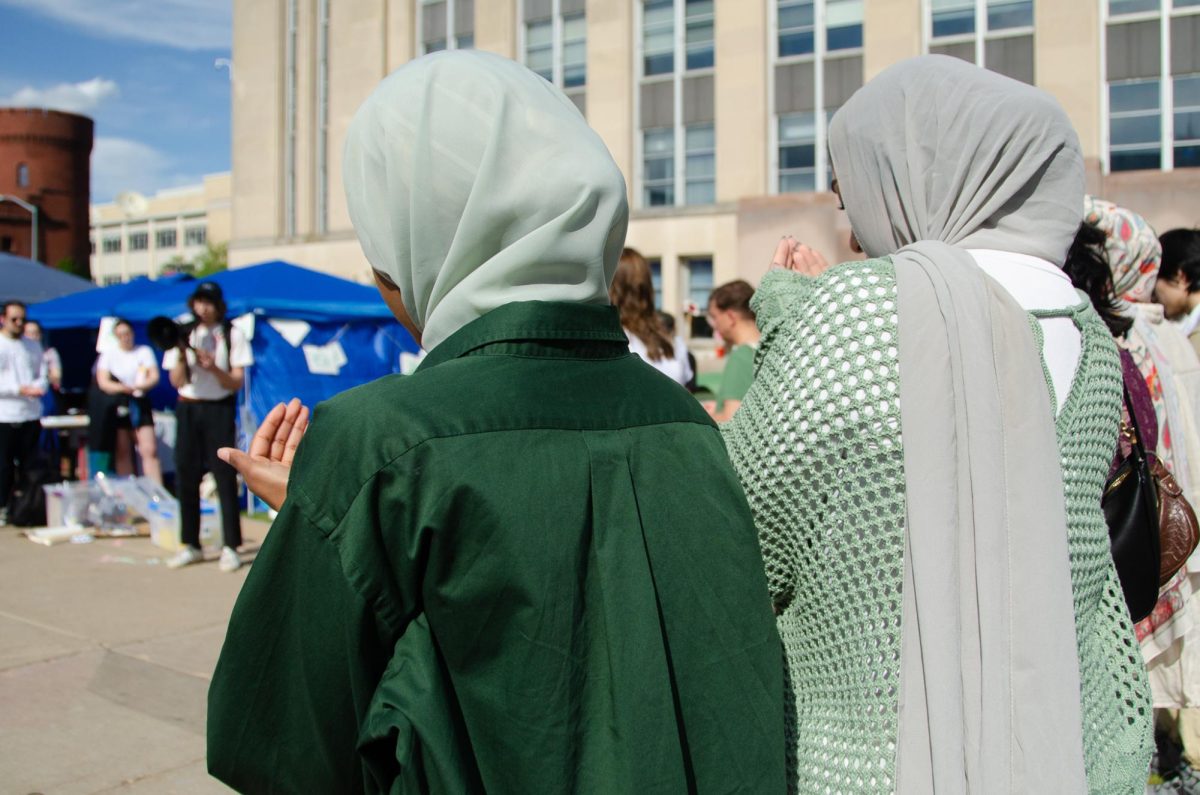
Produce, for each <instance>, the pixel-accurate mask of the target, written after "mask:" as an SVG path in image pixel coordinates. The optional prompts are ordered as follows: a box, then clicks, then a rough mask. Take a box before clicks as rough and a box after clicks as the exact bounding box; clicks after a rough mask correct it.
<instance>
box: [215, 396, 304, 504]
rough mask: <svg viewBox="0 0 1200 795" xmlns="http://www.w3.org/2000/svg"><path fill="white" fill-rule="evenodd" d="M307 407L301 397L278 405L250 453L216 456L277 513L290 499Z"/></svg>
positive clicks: (231, 451) (228, 451) (229, 449)
mask: <svg viewBox="0 0 1200 795" xmlns="http://www.w3.org/2000/svg"><path fill="white" fill-rule="evenodd" d="M308 417H309V411H308V407H307V406H305V405H303V404H302V403H301V402H300V399H299V398H292V399H291V401H290V402H289V403H288V404H287V405H284V404H283V403H280V404H278V405H277V406H275V408H273V409H271V411H270V413H268V414H267V416H266V417H265V418H263V421H262V424H261V425H259V427H258V431H257V432H256V433H255V434H254V438H253V439H251V440H250V450H249V452H246V453H243V452H242V451H241V450H237V449H235V448H233V447H222V448H221V449H220V450H218V451H217V456H218V457H219V458H220V459H221V460H222V461H224V462H225V463H227V464H229V465H230V466H232V467H233V468H234V469H236V470H237V471H238V472H239V473H240V474H241V476H242V478H243V479H245V481H246V487H247V488H249V489H250V491H252V492H254V493H255V494H257V495H258V496H259V497H261V498H262V500H263V501H264V502H266V503H267V505H269V506H271V507H272V508H274V509H275V510H279V506H281V505H283V501H284V500H285V499H287V484H288V477H289V475H290V474H291V469H292V459H293V458H294V457H295V455H296V448H297V447H299V446H300V440H301V439H303V438H304V432H305V431H306V430H308Z"/></svg>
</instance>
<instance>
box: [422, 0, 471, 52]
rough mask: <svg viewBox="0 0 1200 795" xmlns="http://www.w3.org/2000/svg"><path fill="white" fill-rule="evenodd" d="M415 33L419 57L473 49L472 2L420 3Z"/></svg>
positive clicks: (438, 0)
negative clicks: (418, 38) (440, 51)
mask: <svg viewBox="0 0 1200 795" xmlns="http://www.w3.org/2000/svg"><path fill="white" fill-rule="evenodd" d="M417 30H418V31H419V34H418V35H419V36H420V41H419V42H418V43H417V44H418V49H419V50H420V52H421V54H422V55H424V54H426V53H431V52H437V51H438V50H469V49H471V48H472V47H474V46H475V0H420V2H419V3H417Z"/></svg>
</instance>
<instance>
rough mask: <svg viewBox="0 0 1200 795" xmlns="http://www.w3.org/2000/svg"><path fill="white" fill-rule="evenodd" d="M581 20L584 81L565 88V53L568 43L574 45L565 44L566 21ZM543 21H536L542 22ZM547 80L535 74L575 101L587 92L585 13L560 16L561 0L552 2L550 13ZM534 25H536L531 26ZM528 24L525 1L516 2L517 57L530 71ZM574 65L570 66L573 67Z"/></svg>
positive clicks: (577, 12) (573, 41)
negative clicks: (548, 72)
mask: <svg viewBox="0 0 1200 795" xmlns="http://www.w3.org/2000/svg"><path fill="white" fill-rule="evenodd" d="M576 18H578V19H581V20H582V21H583V31H584V33H583V82H582V83H579V84H578V85H572V86H568V85H567V84H566V70H567V63H566V61H565V56H564V53H565V52H566V48H567V45H568V44H574V43H576V41H575V40H574V39H572V40H570V41H568V40H567V37H566V28H567V22H568V21H572V20H574V19H576ZM542 21H545V20H538V22H542ZM548 21H549V22H550V77H549V78H546V76H545V75H543V74H542V73H541V72H537V73H536V74H538V75H539V76H540V77H543V78H546V79H548V80H549V81H550V83H552V84H553V85H555V86H556V87H557V88H558V89H559V90H561V91H562V92H563V93H564V94H566V95H567V96H569V97H572V98H574V97H575V96H577V95H579V94H584V93H585V92H586V91H587V46H588V30H587V11H586V9H585V10H584V11H575V12H572V13H569V14H565V15H564V14H563V12H562V2H561V0H551V11H550V17H549V20H548ZM534 24H536V23H534ZM529 25H530V23H529V22H528V21H526V19H525V0H519V2H518V3H517V53H518V54H519V57H520V62H521V63H522V64H524V65H525V66H526V67H528V68H530V69H531V70H532V69H533V67H530V66H529V62H528V61H529V52H528V40H527V37H528V28H529ZM572 65H573V64H572Z"/></svg>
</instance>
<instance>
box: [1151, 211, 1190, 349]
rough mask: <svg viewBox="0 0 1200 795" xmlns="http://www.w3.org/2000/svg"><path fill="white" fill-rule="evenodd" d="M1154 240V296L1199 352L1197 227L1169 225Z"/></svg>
mask: <svg viewBox="0 0 1200 795" xmlns="http://www.w3.org/2000/svg"><path fill="white" fill-rule="evenodd" d="M1158 242H1159V243H1160V244H1161V245H1162V266H1161V267H1160V268H1159V270H1158V282H1157V283H1156V284H1155V285H1154V300H1155V301H1157V302H1158V303H1160V304H1162V307H1163V310H1164V311H1165V312H1166V314H1167V317H1168V318H1170V319H1171V320H1174V321H1175V322H1176V323H1178V324H1179V327H1180V328H1181V329H1182V330H1183V333H1184V334H1186V335H1187V337H1188V340H1189V341H1190V342H1191V343H1192V347H1193V348H1195V349H1196V352H1197V353H1200V229H1172V230H1171V231H1169V232H1163V233H1162V234H1161V235H1159V238H1158Z"/></svg>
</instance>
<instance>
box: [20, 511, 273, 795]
mask: <svg viewBox="0 0 1200 795" xmlns="http://www.w3.org/2000/svg"><path fill="white" fill-rule="evenodd" d="M242 526H243V531H244V533H245V535H246V544H247V546H248V547H250V548H255V547H257V545H258V543H260V542H261V540H262V538H263V537H264V536H265V534H266V529H267V526H266V524H265V523H262V522H254V521H249V520H243V525H242ZM166 557H167V553H166V552H165V551H163V550H160V549H158V548H157V547H155V546H153V545H152V544H151V543H150V541H149V539H143V538H136V539H121V540H116V539H110V540H104V539H98V540H96V541H93V542H92V543H90V544H61V545H58V546H54V547H44V546H41V545H38V544H34V543H33V542H31V541H29V540H28V539H26V538H24V537H23V536H22V535H20V531H19V530H18V529H17V528H13V527H0V583H3V585H2V586H0V782H3V783H2V784H0V791H2V792H4V793H16V794H17V795H26V793H44V794H45V795H60V794H61V795H73V794H74V793H100V792H104V793H124V792H129V793H155V794H156V795H159V794H161V795H175V794H178V795H184V794H185V793H186V794H188V795H190V794H191V793H219V792H229V790H228V789H226V788H225V787H224V786H222V785H221V784H219V783H218V782H217V781H216V780H214V779H212V778H210V777H209V776H208V773H207V769H206V766H205V762H204V726H205V699H206V693H207V691H208V683H209V680H210V678H211V676H212V670H213V667H214V666H215V665H216V661H217V655H218V654H219V652H220V650H221V643H222V641H223V640H224V637H225V626H226V622H227V621H228V618H229V613H230V611H231V610H232V609H233V603H234V600H235V599H236V598H237V593H238V590H239V589H240V588H241V585H242V582H243V581H244V579H245V575H246V571H247V570H248V568H249V567H248V566H243V567H242V569H241V570H240V571H238V572H235V573H233V574H223V573H221V572H220V571H218V570H217V566H216V558H215V556H211V557H212V559H211V560H210V561H208V562H206V563H204V564H198V565H195V566H191V567H188V568H186V569H182V570H179V571H171V570H169V569H167V568H166V567H165V566H164V565H163V561H164V560H165V558H166Z"/></svg>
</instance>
